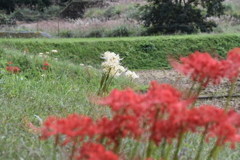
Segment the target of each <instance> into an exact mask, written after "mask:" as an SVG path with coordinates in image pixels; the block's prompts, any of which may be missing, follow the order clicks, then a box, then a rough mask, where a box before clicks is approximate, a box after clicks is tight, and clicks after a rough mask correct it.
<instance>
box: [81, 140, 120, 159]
mask: <svg viewBox="0 0 240 160" xmlns="http://www.w3.org/2000/svg"><path fill="white" fill-rule="evenodd" d="M79 153H80V156H79V157H77V159H78V160H82V159H84V160H118V159H119V158H118V156H117V155H116V154H114V153H113V152H111V151H107V150H106V149H105V148H104V146H102V145H101V144H96V143H85V144H83V146H82V147H81V148H80V149H79Z"/></svg>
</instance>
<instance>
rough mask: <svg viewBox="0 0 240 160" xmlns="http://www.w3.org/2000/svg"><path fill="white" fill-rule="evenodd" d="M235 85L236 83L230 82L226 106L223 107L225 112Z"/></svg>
mask: <svg viewBox="0 0 240 160" xmlns="http://www.w3.org/2000/svg"><path fill="white" fill-rule="evenodd" d="M235 84H236V81H234V82H232V83H231V87H230V89H229V91H228V98H227V101H226V105H225V112H227V111H228V109H229V102H230V100H231V99H232V94H233V91H234V87H235Z"/></svg>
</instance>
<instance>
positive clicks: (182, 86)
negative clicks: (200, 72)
mask: <svg viewBox="0 0 240 160" xmlns="http://www.w3.org/2000/svg"><path fill="white" fill-rule="evenodd" d="M136 73H137V74H138V75H139V79H137V80H136V81H137V83H140V84H144V85H149V83H150V82H151V81H152V80H156V81H158V82H159V83H168V84H171V85H172V86H174V87H175V88H177V89H179V90H181V91H183V92H184V91H186V90H188V89H189V88H190V87H191V84H192V81H191V80H190V79H189V78H188V77H186V76H182V75H180V74H178V73H177V72H175V71H174V70H148V71H137V72H136ZM230 85H231V84H230V82H229V81H227V80H223V81H222V83H221V84H220V85H217V86H216V85H209V86H208V87H207V88H206V89H203V90H202V92H201V94H200V96H201V97H214V96H215V97H217V96H224V95H228V90H229V88H230ZM234 94H235V95H239V94H240V79H239V80H238V81H237V82H236V86H235V90H234ZM226 99H227V98H224V97H223V98H222V97H221V98H206V99H202V100H199V101H198V105H201V104H209V105H214V106H218V107H224V106H225V103H226ZM230 105H231V106H232V107H233V108H234V109H236V110H239V111H240V97H238V96H236V97H235V98H233V99H232V101H231V102H230Z"/></svg>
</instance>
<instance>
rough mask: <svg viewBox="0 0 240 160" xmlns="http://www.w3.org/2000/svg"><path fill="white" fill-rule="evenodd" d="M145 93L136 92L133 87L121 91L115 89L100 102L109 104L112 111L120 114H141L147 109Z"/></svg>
mask: <svg viewBox="0 0 240 160" xmlns="http://www.w3.org/2000/svg"><path fill="white" fill-rule="evenodd" d="M143 97H144V95H142V94H136V93H134V91H133V90H132V89H126V90H123V91H120V90H118V89H114V90H113V91H112V92H111V93H110V94H109V96H107V97H106V98H104V99H103V100H101V101H100V102H99V104H100V105H108V106H110V107H111V109H112V111H114V112H115V113H118V114H122V115H123V114H133V113H134V114H135V115H136V116H137V117H139V116H141V115H142V114H143V113H144V111H145V110H146V105H145V102H144V101H143V100H144V98H143Z"/></svg>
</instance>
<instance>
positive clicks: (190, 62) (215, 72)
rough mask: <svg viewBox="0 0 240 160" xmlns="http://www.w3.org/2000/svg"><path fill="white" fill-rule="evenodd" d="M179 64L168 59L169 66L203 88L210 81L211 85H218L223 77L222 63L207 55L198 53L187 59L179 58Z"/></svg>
mask: <svg viewBox="0 0 240 160" xmlns="http://www.w3.org/2000/svg"><path fill="white" fill-rule="evenodd" d="M180 62H181V63H179V62H177V61H175V60H171V59H170V64H171V65H172V67H173V68H174V69H176V70H177V71H179V72H181V73H183V74H184V75H190V77H191V78H192V80H193V81H198V82H199V83H200V84H202V83H203V86H205V87H206V86H207V85H208V83H209V81H210V80H211V81H212V82H213V84H219V83H220V81H221V79H222V77H223V69H222V63H221V62H220V61H218V60H216V59H214V58H212V57H211V55H210V54H209V53H200V52H198V51H196V52H194V53H192V54H190V55H189V56H188V57H182V58H180Z"/></svg>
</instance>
